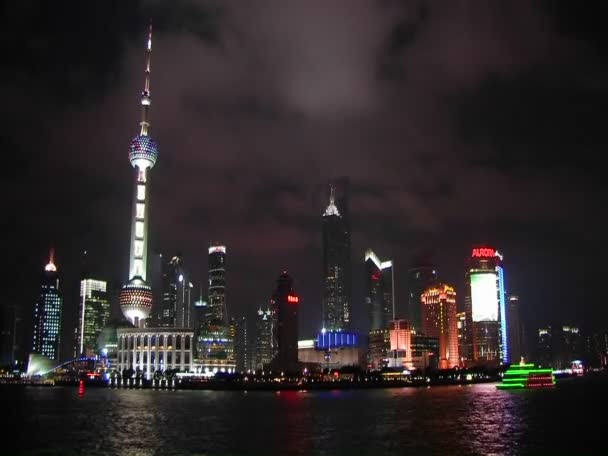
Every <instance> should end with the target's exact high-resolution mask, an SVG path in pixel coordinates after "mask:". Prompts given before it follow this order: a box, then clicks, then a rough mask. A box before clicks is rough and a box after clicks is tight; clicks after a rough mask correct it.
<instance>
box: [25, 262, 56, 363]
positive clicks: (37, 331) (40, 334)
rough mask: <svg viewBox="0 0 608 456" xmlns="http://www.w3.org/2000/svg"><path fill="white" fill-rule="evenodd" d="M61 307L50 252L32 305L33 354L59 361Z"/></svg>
mask: <svg viewBox="0 0 608 456" xmlns="http://www.w3.org/2000/svg"><path fill="white" fill-rule="evenodd" d="M62 305H63V300H62V298H61V294H60V293H59V275H58V273H57V267H56V266H55V264H54V259H53V251H52V250H51V255H50V259H49V263H48V264H47V265H46V266H45V267H44V275H43V278H42V288H41V290H40V297H39V298H38V301H36V303H35V305H34V331H33V338H32V352H33V353H37V354H40V355H43V356H45V357H47V358H49V359H54V360H58V359H59V347H60V338H61V312H62Z"/></svg>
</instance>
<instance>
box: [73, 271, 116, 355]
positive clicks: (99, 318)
mask: <svg viewBox="0 0 608 456" xmlns="http://www.w3.org/2000/svg"><path fill="white" fill-rule="evenodd" d="M109 320H110V300H109V297H108V292H107V283H106V281H105V280H98V279H94V278H92V277H85V278H83V279H82V280H81V281H80V300H79V301H78V327H77V328H76V330H77V334H78V336H77V347H78V348H77V351H78V353H77V354H78V355H87V356H88V355H93V354H97V350H98V347H97V336H99V333H100V332H101V330H102V329H103V328H104V327H105V326H106V324H107V323H108V321H109Z"/></svg>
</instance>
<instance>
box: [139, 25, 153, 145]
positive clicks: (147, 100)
mask: <svg viewBox="0 0 608 456" xmlns="http://www.w3.org/2000/svg"><path fill="white" fill-rule="evenodd" d="M151 58H152V20H151V19H150V26H149V28H148V46H147V51H146V69H145V71H144V78H145V79H144V90H143V92H142V93H141V122H140V123H139V124H140V125H141V133H140V134H141V135H142V136H148V128H150V118H149V110H150V104H151V103H152V97H151V96H150V61H151Z"/></svg>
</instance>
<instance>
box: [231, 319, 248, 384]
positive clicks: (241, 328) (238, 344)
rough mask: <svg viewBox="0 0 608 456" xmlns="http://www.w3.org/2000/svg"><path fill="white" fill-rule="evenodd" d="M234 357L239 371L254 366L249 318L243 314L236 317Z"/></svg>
mask: <svg viewBox="0 0 608 456" xmlns="http://www.w3.org/2000/svg"><path fill="white" fill-rule="evenodd" d="M234 328H235V338H234V358H235V364H236V370H237V372H245V371H248V370H250V369H251V368H252V360H251V343H250V334H249V331H248V325H247V318H246V317H245V316H244V315H243V316H240V317H238V318H236V319H235V321H234Z"/></svg>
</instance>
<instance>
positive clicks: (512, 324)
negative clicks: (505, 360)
mask: <svg viewBox="0 0 608 456" xmlns="http://www.w3.org/2000/svg"><path fill="white" fill-rule="evenodd" d="M507 321H508V322H509V325H508V328H507V344H508V347H509V350H508V353H509V358H510V362H511V364H515V363H518V362H519V361H520V360H521V357H522V356H523V350H522V345H523V343H522V339H523V338H522V328H521V324H520V320H519V297H518V296H516V295H510V296H509V298H508V299H507Z"/></svg>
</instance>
